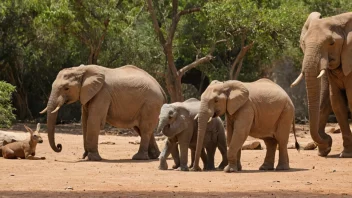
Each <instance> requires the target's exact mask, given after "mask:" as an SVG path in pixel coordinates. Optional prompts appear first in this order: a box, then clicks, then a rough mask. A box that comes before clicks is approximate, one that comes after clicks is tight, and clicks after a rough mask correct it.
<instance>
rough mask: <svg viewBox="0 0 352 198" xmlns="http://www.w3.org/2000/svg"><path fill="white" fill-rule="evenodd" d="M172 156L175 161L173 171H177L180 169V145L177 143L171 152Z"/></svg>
mask: <svg viewBox="0 0 352 198" xmlns="http://www.w3.org/2000/svg"><path fill="white" fill-rule="evenodd" d="M171 156H172V158H173V159H174V163H175V164H174V165H173V166H172V168H173V169H177V168H178V167H180V152H179V150H178V144H177V143H176V142H175V146H174V147H173V149H172V150H171Z"/></svg>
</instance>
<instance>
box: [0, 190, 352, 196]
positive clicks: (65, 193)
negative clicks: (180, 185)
mask: <svg viewBox="0 0 352 198" xmlns="http://www.w3.org/2000/svg"><path fill="white" fill-rule="evenodd" d="M351 195H352V194H344V193H342V194H318V193H310V192H299V191H272V192H263V191H257V192H225V193H221V192H187V191H179V192H177V191H170V192H168V191H155V190H151V191H133V192H126V191H107V192H104V191H81V192H75V191H74V189H73V190H67V191H56V192H50V191H45V192H44V191H32V192H26V191H0V197H20V196H24V197H350V196H351Z"/></svg>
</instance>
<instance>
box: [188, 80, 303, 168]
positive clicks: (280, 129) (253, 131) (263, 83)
mask: <svg viewBox="0 0 352 198" xmlns="http://www.w3.org/2000/svg"><path fill="white" fill-rule="evenodd" d="M294 112H295V108H294V105H293V103H292V101H291V99H290V97H289V96H288V95H287V93H286V92H285V91H284V90H283V89H282V88H281V87H280V86H278V85H277V84H275V83H274V82H272V81H271V80H269V79H259V80H257V81H254V82H250V83H244V82H240V81H237V80H229V81H225V82H219V81H216V80H214V81H212V82H211V83H210V85H209V86H208V88H207V89H206V90H205V91H204V92H203V94H202V95H201V107H200V110H199V117H198V119H199V120H198V139H197V140H198V141H197V148H196V153H195V159H194V166H193V168H192V170H193V171H199V170H200V168H199V156H200V151H201V148H202V147H201V145H202V143H203V140H204V134H205V127H206V124H207V122H208V120H209V119H211V118H214V117H218V116H222V115H224V114H225V118H226V122H227V123H226V133H227V146H228V150H227V159H228V163H229V164H228V165H227V166H226V167H225V168H224V171H225V172H237V171H241V170H242V165H241V161H240V159H241V147H242V145H243V143H244V142H245V140H246V139H247V137H248V135H250V136H252V137H254V138H260V139H263V140H264V142H265V145H266V147H267V150H266V156H265V159H264V163H263V164H262V165H261V166H260V168H259V170H273V169H274V161H275V152H276V148H277V145H279V162H278V165H277V166H276V170H288V169H289V168H290V166H289V157H288V153H287V143H288V139H289V134H290V127H291V124H292V126H293V133H294V137H295V139H296V144H295V147H296V149H297V150H298V149H299V144H298V142H297V138H296V133H295V126H294V125H295V123H294V121H295V119H294V117H295V114H294Z"/></svg>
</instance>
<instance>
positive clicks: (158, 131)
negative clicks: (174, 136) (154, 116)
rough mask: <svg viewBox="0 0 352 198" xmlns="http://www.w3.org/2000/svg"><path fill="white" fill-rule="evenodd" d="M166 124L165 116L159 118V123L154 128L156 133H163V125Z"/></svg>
mask: <svg viewBox="0 0 352 198" xmlns="http://www.w3.org/2000/svg"><path fill="white" fill-rule="evenodd" d="M167 124H168V119H167V117H166V118H164V117H163V118H159V124H158V128H157V130H156V133H157V134H159V133H160V132H161V131H163V134H164V135H166V134H165V131H164V128H165V126H166V125H167Z"/></svg>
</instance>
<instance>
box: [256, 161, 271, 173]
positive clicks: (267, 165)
mask: <svg viewBox="0 0 352 198" xmlns="http://www.w3.org/2000/svg"><path fill="white" fill-rule="evenodd" d="M259 170H263V171H268V170H274V164H273V163H265V162H264V163H263V165H261V166H260V167H259Z"/></svg>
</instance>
